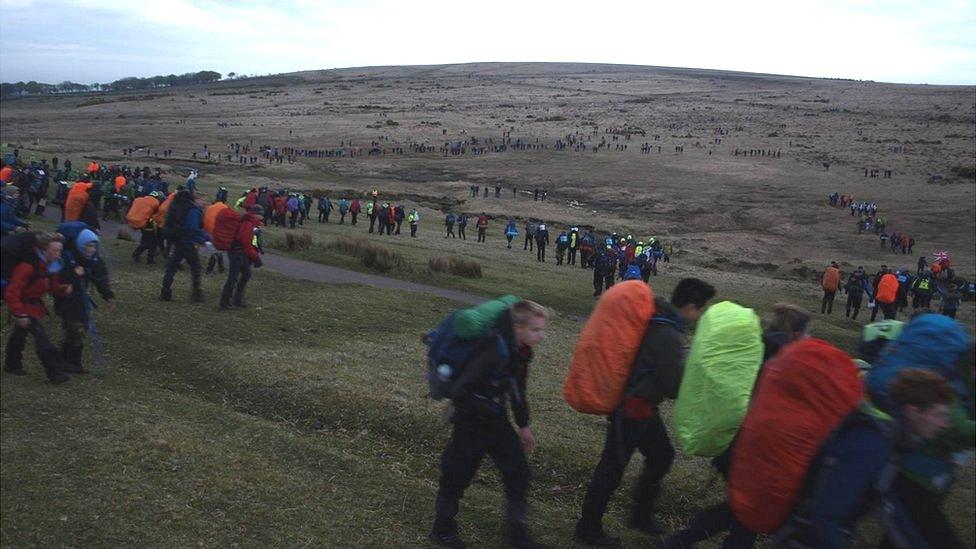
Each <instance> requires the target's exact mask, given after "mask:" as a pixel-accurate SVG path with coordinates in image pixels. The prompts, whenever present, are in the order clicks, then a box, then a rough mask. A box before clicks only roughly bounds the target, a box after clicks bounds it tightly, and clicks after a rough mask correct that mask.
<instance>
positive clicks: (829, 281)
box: [820, 261, 840, 314]
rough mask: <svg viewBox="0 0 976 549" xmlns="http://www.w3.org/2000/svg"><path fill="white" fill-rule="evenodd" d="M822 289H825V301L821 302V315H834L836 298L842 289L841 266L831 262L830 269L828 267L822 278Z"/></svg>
mask: <svg viewBox="0 0 976 549" xmlns="http://www.w3.org/2000/svg"><path fill="white" fill-rule="evenodd" d="M820 287H821V288H823V292H824V295H823V299H822V300H821V301H820V314H824V313H827V314H833V312H834V296H836V295H837V290H839V289H840V266H839V265H837V262H835V261H831V262H830V267H827V270H826V271H824V274H823V276H821V277H820Z"/></svg>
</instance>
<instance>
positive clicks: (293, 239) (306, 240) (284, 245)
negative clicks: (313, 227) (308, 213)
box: [271, 231, 312, 252]
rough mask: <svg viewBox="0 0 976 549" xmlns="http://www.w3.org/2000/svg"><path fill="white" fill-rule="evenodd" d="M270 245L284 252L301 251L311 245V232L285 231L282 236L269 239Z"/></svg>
mask: <svg viewBox="0 0 976 549" xmlns="http://www.w3.org/2000/svg"><path fill="white" fill-rule="evenodd" d="M271 247H272V248H274V249H276V250H283V251H286V252H301V251H304V250H307V249H309V248H311V247H312V234H311V233H307V232H304V231H302V232H298V231H286V232H285V234H284V235H283V236H280V237H277V238H274V239H273V240H272V241H271Z"/></svg>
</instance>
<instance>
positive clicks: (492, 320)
mask: <svg viewBox="0 0 976 549" xmlns="http://www.w3.org/2000/svg"><path fill="white" fill-rule="evenodd" d="M518 301H519V298H518V297H517V296H514V295H504V296H502V297H499V298H498V299H492V300H491V301H486V302H484V303H482V304H480V305H476V306H474V307H471V308H470V309H464V310H463V311H458V313H457V315H456V316H455V317H454V333H455V334H457V336H458V337H460V338H461V339H474V338H476V337H481V336H483V335H484V334H486V333H488V332H489V331H490V330H491V329H492V328H494V327H495V324H496V323H497V322H498V318H499V317H501V316H502V313H504V312H505V311H507V310H508V308H509V307H511V306H512V305H513V304H514V303H517V302H518Z"/></svg>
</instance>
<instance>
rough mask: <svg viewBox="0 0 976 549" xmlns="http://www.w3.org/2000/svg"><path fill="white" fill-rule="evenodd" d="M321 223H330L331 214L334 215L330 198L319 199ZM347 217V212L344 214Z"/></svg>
mask: <svg viewBox="0 0 976 549" xmlns="http://www.w3.org/2000/svg"><path fill="white" fill-rule="evenodd" d="M318 206H319V223H328V222H329V214H331V213H332V201H331V200H329V197H327V196H325V195H322V196H320V197H319V204H318ZM342 215H343V216H345V212H343V213H342Z"/></svg>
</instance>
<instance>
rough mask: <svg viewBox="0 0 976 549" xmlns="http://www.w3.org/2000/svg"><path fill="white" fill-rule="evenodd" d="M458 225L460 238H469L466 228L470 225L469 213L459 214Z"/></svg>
mask: <svg viewBox="0 0 976 549" xmlns="http://www.w3.org/2000/svg"><path fill="white" fill-rule="evenodd" d="M457 226H458V238H460V239H461V240H467V239H468V235H467V234H466V233H465V232H464V230H465V229H466V228H467V227H468V214H466V213H462V214H459V215H458V216H457Z"/></svg>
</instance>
